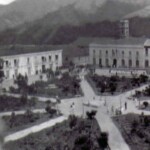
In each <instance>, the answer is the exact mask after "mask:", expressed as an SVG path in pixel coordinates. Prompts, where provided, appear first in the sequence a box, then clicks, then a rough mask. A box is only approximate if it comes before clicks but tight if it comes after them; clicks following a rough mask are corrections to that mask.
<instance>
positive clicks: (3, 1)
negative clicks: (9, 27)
mask: <svg viewBox="0 0 150 150" xmlns="http://www.w3.org/2000/svg"><path fill="white" fill-rule="evenodd" d="M12 1H14V0H0V4H3V5H6V4H9V3H11V2H12Z"/></svg>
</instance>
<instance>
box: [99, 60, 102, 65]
mask: <svg viewBox="0 0 150 150" xmlns="http://www.w3.org/2000/svg"><path fill="white" fill-rule="evenodd" d="M99 67H102V59H101V58H100V59H99Z"/></svg>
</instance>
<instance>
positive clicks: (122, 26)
mask: <svg viewBox="0 0 150 150" xmlns="http://www.w3.org/2000/svg"><path fill="white" fill-rule="evenodd" d="M119 31H120V37H121V38H128V37H129V20H127V19H125V20H120V22H119Z"/></svg>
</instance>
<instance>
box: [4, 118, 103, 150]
mask: <svg viewBox="0 0 150 150" xmlns="http://www.w3.org/2000/svg"><path fill="white" fill-rule="evenodd" d="M100 135H101V131H100V129H99V126H98V124H97V122H96V120H92V121H91V120H89V119H82V118H76V117H70V118H69V120H67V121H64V122H63V123H60V124H57V125H56V126H54V127H52V128H49V129H46V130H43V131H41V132H39V133H36V134H32V135H30V136H28V137H26V138H23V139H20V140H18V141H15V142H10V143H7V144H6V145H4V149H5V150H10V149H15V150H20V149H21V150H26V149H28V150H33V149H34V150H35V149H42V150H64V149H66V150H82V149H92V148H91V147H93V148H96V149H97V150H102V148H100V146H99V144H98V143H99V142H98V137H100ZM99 140H100V139H99Z"/></svg>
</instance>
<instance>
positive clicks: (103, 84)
mask: <svg viewBox="0 0 150 150" xmlns="http://www.w3.org/2000/svg"><path fill="white" fill-rule="evenodd" d="M86 78H87V80H88V82H89V83H90V85H91V86H92V88H93V89H94V91H95V93H96V94H97V95H101V94H112V95H113V94H119V93H122V92H125V91H128V90H131V89H133V88H136V87H139V86H140V85H141V84H145V83H147V82H148V77H147V76H145V75H141V76H139V77H132V78H128V77H119V76H117V75H114V76H111V77H107V76H99V75H97V74H93V75H92V74H89V75H87V76H86Z"/></svg>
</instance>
